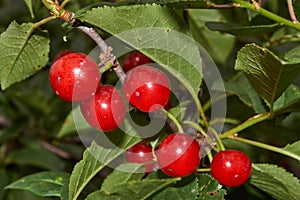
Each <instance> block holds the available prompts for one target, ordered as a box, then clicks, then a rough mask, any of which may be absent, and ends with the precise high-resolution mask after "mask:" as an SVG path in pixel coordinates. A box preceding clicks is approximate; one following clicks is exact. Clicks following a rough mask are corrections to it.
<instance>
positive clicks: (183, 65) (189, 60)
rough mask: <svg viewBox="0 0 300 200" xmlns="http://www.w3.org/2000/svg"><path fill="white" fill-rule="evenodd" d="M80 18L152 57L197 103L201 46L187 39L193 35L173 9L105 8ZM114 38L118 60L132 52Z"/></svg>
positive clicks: (200, 70)
mask: <svg viewBox="0 0 300 200" xmlns="http://www.w3.org/2000/svg"><path fill="white" fill-rule="evenodd" d="M78 19H79V20H80V21H83V22H87V23H90V24H92V25H94V26H97V27H99V28H100V29H102V30H104V31H106V32H108V33H110V34H112V35H114V36H115V37H116V38H118V39H120V40H121V41H123V42H125V43H126V44H128V45H130V46H131V47H132V48H134V49H137V50H139V51H141V52H142V53H143V54H145V55H146V56H148V57H150V58H151V59H152V60H153V61H155V62H156V63H158V64H160V65H161V66H162V67H163V68H164V69H165V70H167V71H168V72H169V73H171V75H173V76H174V77H175V78H176V79H178V80H179V81H180V82H181V83H182V84H183V85H184V86H185V88H186V90H187V91H189V92H190V93H191V95H192V96H193V98H194V100H195V101H196V102H198V99H197V95H196V94H197V93H198V91H199V89H200V84H201V80H202V66H201V63H202V62H201V57H200V54H199V49H198V47H199V46H198V45H197V43H196V42H195V41H194V40H193V39H192V38H190V37H189V36H188V35H191V34H190V32H189V28H188V26H187V24H186V23H185V21H184V19H183V18H181V17H180V16H179V15H177V13H176V12H174V10H173V9H170V8H166V7H162V6H158V5H135V6H130V8H129V7H126V6H124V7H103V8H95V9H92V10H91V11H87V12H86V13H85V14H83V15H82V16H80V17H79V18H78ZM107 19H110V20H107ZM115 37H114V38H110V39H109V40H107V42H108V43H109V44H110V45H111V46H112V47H113V49H114V54H115V55H116V56H117V57H118V56H121V55H123V54H125V53H126V51H125V52H124V51H123V50H124V48H125V49H126V48H127V52H128V51H130V50H129V49H128V47H124V44H122V43H121V42H120V41H119V40H116V38H115ZM122 46H123V49H122ZM198 105H199V104H198Z"/></svg>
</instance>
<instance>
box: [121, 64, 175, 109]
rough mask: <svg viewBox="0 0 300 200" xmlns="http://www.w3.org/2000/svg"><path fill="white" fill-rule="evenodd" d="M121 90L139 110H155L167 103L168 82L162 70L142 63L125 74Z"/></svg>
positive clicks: (169, 92)
mask: <svg viewBox="0 0 300 200" xmlns="http://www.w3.org/2000/svg"><path fill="white" fill-rule="evenodd" d="M123 92H124V95H125V97H126V99H127V100H128V101H129V102H130V103H131V104H132V105H133V106H135V107H136V108H138V109H139V110H141V111H143V112H155V111H158V110H160V109H161V108H163V107H164V106H165V105H166V104H167V103H168V101H169V98H170V94H171V91H170V82H169V79H168V78H167V76H166V75H165V74H164V73H163V72H162V71H160V70H158V69H156V68H153V67H150V66H145V65H143V66H139V67H136V68H133V69H131V70H130V71H129V72H128V73H127V74H126V78H125V80H124V84H123Z"/></svg>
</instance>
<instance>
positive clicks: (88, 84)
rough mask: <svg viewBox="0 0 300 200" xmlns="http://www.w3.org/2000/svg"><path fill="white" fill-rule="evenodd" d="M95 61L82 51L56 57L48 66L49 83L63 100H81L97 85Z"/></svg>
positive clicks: (92, 93) (86, 97)
mask: <svg viewBox="0 0 300 200" xmlns="http://www.w3.org/2000/svg"><path fill="white" fill-rule="evenodd" d="M99 83H100V73H99V69H98V65H97V63H96V62H95V61H94V60H93V59H92V58H90V57H89V56H88V55H86V54H83V53H69V54H67V55H65V56H63V57H60V58H58V59H57V60H56V61H55V62H54V63H53V65H52V67H51V68H50V84H51V87H52V89H53V90H54V92H55V93H56V94H57V95H58V96H59V97H60V98H61V99H63V100H65V101H75V102H79V101H83V100H86V99H88V98H90V97H91V96H93V95H94V94H95V92H96V90H97V88H98V87H99Z"/></svg>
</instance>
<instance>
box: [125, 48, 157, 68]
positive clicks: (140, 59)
mask: <svg viewBox="0 0 300 200" xmlns="http://www.w3.org/2000/svg"><path fill="white" fill-rule="evenodd" d="M147 63H151V59H150V58H148V57H147V56H145V55H144V54H142V53H140V52H133V53H130V54H128V55H126V56H125V58H124V60H123V70H124V71H125V72H127V71H129V70H130V69H132V68H134V67H137V66H140V65H144V64H147Z"/></svg>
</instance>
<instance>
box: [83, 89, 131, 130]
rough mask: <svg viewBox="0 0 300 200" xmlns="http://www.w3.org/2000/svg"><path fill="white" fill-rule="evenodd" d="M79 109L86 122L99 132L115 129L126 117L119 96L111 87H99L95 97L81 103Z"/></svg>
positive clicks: (123, 105)
mask: <svg viewBox="0 0 300 200" xmlns="http://www.w3.org/2000/svg"><path fill="white" fill-rule="evenodd" d="M80 109H81V113H82V115H83V116H84V117H85V119H86V120H87V122H88V123H89V124H90V125H91V126H92V127H94V128H96V129H98V130H101V131H112V130H115V129H117V128H118V127H119V126H120V125H121V124H122V122H123V120H124V118H125V115H126V107H125V104H124V102H123V99H122V97H121V94H120V93H119V91H118V90H117V89H116V88H115V87H113V86H111V85H103V86H100V88H99V89H98V91H97V93H96V94H95V96H93V97H91V98H90V99H88V100H86V101H83V102H81V104H80Z"/></svg>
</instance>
